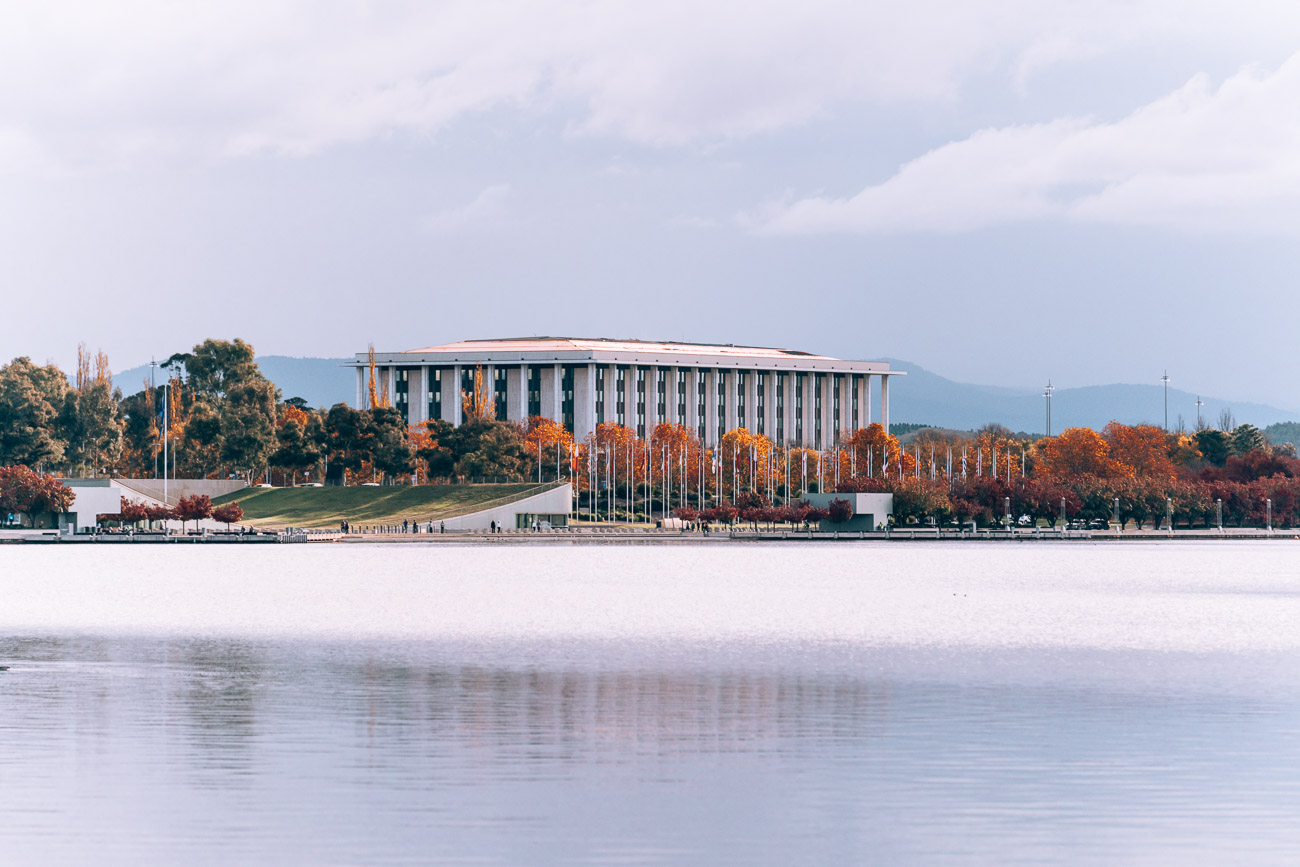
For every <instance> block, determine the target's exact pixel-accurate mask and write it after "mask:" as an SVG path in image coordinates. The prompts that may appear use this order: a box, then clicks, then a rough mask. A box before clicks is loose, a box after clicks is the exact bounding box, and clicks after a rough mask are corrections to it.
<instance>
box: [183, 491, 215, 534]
mask: <svg viewBox="0 0 1300 867" xmlns="http://www.w3.org/2000/svg"><path fill="white" fill-rule="evenodd" d="M174 512H175V516H176V519H177V520H178V521H180V522H181V523H182V524H184V523H185V522H186V521H193V522H194V529H195V530H198V528H199V521H202V520H203V519H205V518H210V517H212V498H211V497H209V496H208V495H207V494H193V495H191V496H189V497H181V499H180V501H179V502H177V503H176V508H175V509H174Z"/></svg>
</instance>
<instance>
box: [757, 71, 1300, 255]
mask: <svg viewBox="0 0 1300 867" xmlns="http://www.w3.org/2000/svg"><path fill="white" fill-rule="evenodd" d="M1298 105H1300V54H1297V55H1295V56H1293V57H1292V58H1291V59H1290V60H1288V61H1286V62H1285V63H1284V64H1283V65H1282V66H1281V67H1279V68H1278V69H1277V70H1276V71H1274V72H1271V73H1265V72H1262V71H1260V70H1257V69H1248V70H1244V71H1242V72H1240V73H1238V74H1236V75H1234V76H1232V77H1230V78H1228V79H1227V80H1226V81H1224V82H1223V84H1222V85H1220V86H1219V87H1218V88H1214V87H1212V86H1211V84H1210V82H1209V80H1208V79H1207V78H1206V77H1205V76H1198V77H1196V78H1194V79H1192V80H1191V81H1190V82H1188V83H1187V84H1186V85H1185V86H1184V87H1182V88H1180V89H1179V90H1177V91H1175V92H1173V93H1171V94H1169V95H1167V96H1165V97H1163V98H1161V99H1158V100H1156V101H1154V102H1152V103H1150V104H1148V105H1145V106H1143V107H1142V108H1140V109H1138V110H1137V111H1135V112H1133V113H1132V114H1130V115H1128V116H1127V117H1125V118H1123V119H1121V120H1118V121H1114V122H1110V123H1106V122H1098V121H1095V120H1090V119H1086V118H1061V119H1057V120H1053V121H1051V122H1048V123H1040V124H1032V125H1025V126H1009V127H1002V128H997V129H987V130H981V131H979V132H977V133H975V134H974V135H971V136H970V137H969V138H966V139H964V140H962V141H958V142H953V143H951V144H947V145H945V146H943V147H940V148H937V149H935V150H932V151H930V152H929V153H927V154H924V155H923V156H921V157H919V158H917V159H915V160H913V161H911V162H909V163H907V164H906V165H904V166H902V167H901V168H900V169H899V170H898V171H897V172H896V173H895V174H894V175H893V176H892V177H890V178H889V179H887V180H885V181H884V182H882V183H880V184H876V185H874V186H870V187H867V188H866V189H864V190H862V191H861V192H859V193H858V194H856V195H854V196H852V197H849V198H834V197H826V196H819V197H811V198H804V199H801V200H798V201H793V202H781V203H775V204H772V205H769V206H768V207H766V208H762V209H759V210H758V211H756V212H753V213H749V214H744V215H742V216H741V222H742V224H744V225H746V226H748V227H750V228H751V229H753V230H755V231H757V232H760V233H767V234H818V233H883V232H900V231H937V232H956V231H966V230H971V229H978V228H983V227H986V226H996V225H1002V224H1007V223H1016V222H1022V221H1026V220H1037V219H1044V218H1047V219H1060V220H1074V221H1080V222H1095V223H1112V224H1138V225H1152V226H1165V227H1172V228H1176V229H1183V230H1192V231H1201V230H1204V231H1223V230H1227V231H1249V232H1276V233H1286V234H1293V233H1295V232H1296V231H1297V230H1298V229H1300V219H1298V218H1300V115H1297V111H1296V106H1298Z"/></svg>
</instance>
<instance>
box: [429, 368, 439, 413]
mask: <svg viewBox="0 0 1300 867" xmlns="http://www.w3.org/2000/svg"><path fill="white" fill-rule="evenodd" d="M426 372H427V373H428V375H429V397H428V401H429V418H430V419H431V420H433V421H438V420H440V419H441V418H442V369H441V368H437V367H435V368H432V369H428V368H426Z"/></svg>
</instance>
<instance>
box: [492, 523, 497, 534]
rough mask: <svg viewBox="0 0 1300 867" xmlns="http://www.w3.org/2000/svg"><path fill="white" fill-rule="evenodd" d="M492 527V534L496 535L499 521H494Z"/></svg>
mask: <svg viewBox="0 0 1300 867" xmlns="http://www.w3.org/2000/svg"><path fill="white" fill-rule="evenodd" d="M491 529H492V535H494V536H495V535H496V532H497V522H496V521H493V522H492V524H491Z"/></svg>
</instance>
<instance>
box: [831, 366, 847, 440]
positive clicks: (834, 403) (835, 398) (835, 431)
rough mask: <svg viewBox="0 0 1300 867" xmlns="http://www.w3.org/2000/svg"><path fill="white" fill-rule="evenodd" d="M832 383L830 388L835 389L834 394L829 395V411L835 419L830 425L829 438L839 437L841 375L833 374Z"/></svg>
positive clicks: (842, 381)
mask: <svg viewBox="0 0 1300 867" xmlns="http://www.w3.org/2000/svg"><path fill="white" fill-rule="evenodd" d="M832 382H833V385H832V387H833V388H834V389H835V393H834V394H833V395H831V411H832V413H833V415H834V417H835V418H834V422H833V424H832V425H831V436H832V437H838V436H839V435H840V386H841V385H843V383H844V377H843V375H841V374H838V373H837V374H835V378H834V380H833V381H832Z"/></svg>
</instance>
